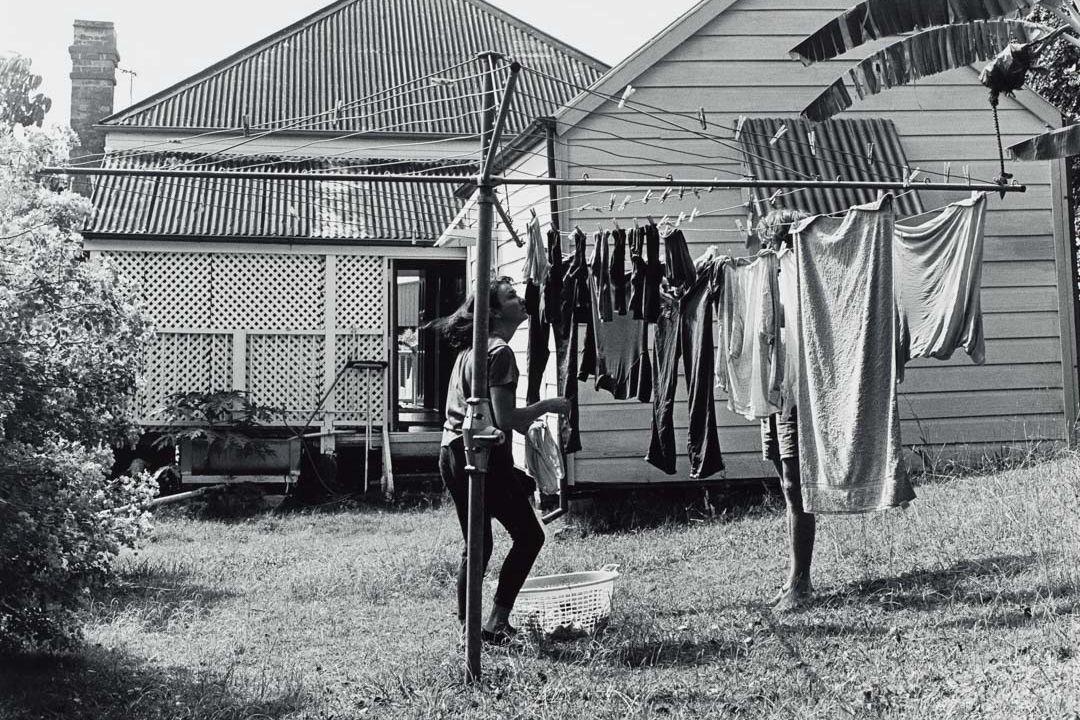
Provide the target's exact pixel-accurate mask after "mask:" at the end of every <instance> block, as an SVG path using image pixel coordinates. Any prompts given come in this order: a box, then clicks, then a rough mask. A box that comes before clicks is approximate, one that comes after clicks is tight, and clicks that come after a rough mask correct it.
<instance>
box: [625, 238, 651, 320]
mask: <svg viewBox="0 0 1080 720" xmlns="http://www.w3.org/2000/svg"><path fill="white" fill-rule="evenodd" d="M627 242H628V243H629V245H630V265H631V272H630V313H631V314H632V315H633V316H634V319H635V320H644V319H645V275H646V274H647V271H646V264H645V228H641V227H635V228H634V229H633V230H631V231H630V235H629V237H628V240H627Z"/></svg>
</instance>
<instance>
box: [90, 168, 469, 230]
mask: <svg viewBox="0 0 1080 720" xmlns="http://www.w3.org/2000/svg"><path fill="white" fill-rule="evenodd" d="M200 157H201V156H200V155H198V154H196V153H152V154H151V153H138V154H135V155H128V156H124V155H112V156H109V157H107V158H106V159H105V167H110V168H162V167H169V166H171V165H175V164H177V163H190V164H187V165H186V166H185V168H190V169H192V170H196V169H210V170H244V169H251V170H259V171H260V172H267V171H269V172H282V173H286V172H317V171H334V170H341V169H344V168H346V167H347V168H349V169H350V170H351V171H352V172H361V173H362V172H371V173H417V172H424V173H426V174H438V173H439V168H440V166H441V165H443V164H448V165H450V167H448V168H447V169H446V170H445V171H444V172H445V173H448V174H454V173H457V172H460V171H461V170H460V167H459V166H458V164H456V163H431V162H425V163H417V162H409V161H395V160H390V161H380V160H373V159H367V158H365V159H364V160H362V161H359V160H356V159H351V160H349V159H342V158H338V159H332V160H331V159H325V158H324V159H321V160H319V159H310V158H281V157H273V156H251V155H246V156H234V157H232V158H228V159H223V158H222V157H221V156H218V157H217V159H214V160H206V159H202V160H201V161H199V159H200ZM193 161H196V162H193ZM357 163H360V164H357ZM92 200H93V204H94V212H93V214H92V215H91V216H90V218H89V220H88V221H87V223H86V226H85V227H84V228H83V230H82V232H83V234H84V235H85V236H86V237H88V238H103V237H110V238H130V239H140V238H141V239H146V238H152V239H184V240H216V239H222V238H228V239H229V240H233V241H236V240H240V241H244V240H249V241H270V242H273V241H288V242H304V241H307V242H331V243H335V244H336V243H343V242H344V243H346V244H348V242H349V241H356V242H357V243H360V244H365V245H370V244H377V243H380V242H383V243H410V242H411V243H416V244H428V245H430V244H431V243H432V242H434V240H435V239H436V238H437V237H438V236H439V234H440V233H441V232H442V230H443V228H445V227H446V225H447V224H448V223H449V222H450V221H451V220H452V219H453V217H454V214H455V213H456V212H457V210H458V208H460V207H461V202H460V201H459V200H457V199H456V198H455V197H454V189H453V186H452V185H447V184H434V183H409V184H406V183H379V184H374V183H370V182H362V183H361V182H347V183H346V182H299V181H296V180H280V179H273V180H265V179H262V180H260V179H254V178H253V179H251V180H235V179H219V178H188V177H184V178H158V177H146V176H141V177H140V176H132V175H126V176H102V177H100V178H99V179H98V181H97V184H96V185H95V186H94V193H93V197H92Z"/></svg>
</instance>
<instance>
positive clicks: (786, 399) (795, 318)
mask: <svg viewBox="0 0 1080 720" xmlns="http://www.w3.org/2000/svg"><path fill="white" fill-rule="evenodd" d="M777 265H779V267H780V277H779V279H778V281H777V284H778V286H779V288H780V318H781V321H782V323H783V324H782V326H781V329H780V347H781V351H780V355H781V357H782V359H783V360H782V361H783V365H784V370H783V373H782V377H781V381H780V415H781V419H783V420H787V419H789V418H790V417H791V414H792V412H793V411H794V410H795V408H796V407H797V406H798V403H799V401H798V397H799V352H800V350H799V274H798V273H799V267H798V263H797V262H796V261H795V251H794V249H784V250H781V251H780V252H779V253H778V254H777Z"/></svg>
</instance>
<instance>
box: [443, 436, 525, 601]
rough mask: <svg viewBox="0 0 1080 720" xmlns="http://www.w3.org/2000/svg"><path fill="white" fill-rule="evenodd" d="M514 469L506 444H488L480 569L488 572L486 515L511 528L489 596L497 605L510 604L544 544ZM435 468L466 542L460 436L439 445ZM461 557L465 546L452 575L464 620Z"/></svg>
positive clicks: (465, 484)
mask: <svg viewBox="0 0 1080 720" xmlns="http://www.w3.org/2000/svg"><path fill="white" fill-rule="evenodd" d="M513 472H514V461H513V459H512V458H511V456H510V448H509V446H505V445H504V446H500V447H498V448H495V449H493V450H492V451H491V460H490V461H489V464H488V475H487V482H486V483H485V485H484V562H483V568H484V570H483V572H485V573H486V572H487V566H488V560H490V559H491V551H492V548H493V547H494V541H493V540H492V537H491V519H492V518H495V519H496V520H498V521H499V522H500V523H501V524H502V526H503V527H504V528H506V531H507V532H508V533H510V539H511V540H512V541H513V545H511V546H510V552H509V553H507V554H506V559H505V560H504V561H503V564H502V569H501V570H500V571H499V584H498V587H497V588H496V590H495V598H494V601H495V604H496V605H499V606H500V607H505V608H512V607H514V602H515V601H516V600H517V596H518V592H520V591H521V586H522V585H523V584H524V583H525V578H526V577H528V575H529V570H531V569H532V566H533V562H534V561H535V560H536V556H537V555H539V554H540V548H541V547H543V545H544V529H543V528H542V527H541V526H540V521H539V520H537V518H536V513H535V512H533V509H532V505H530V504H529V495H528V494H527V493H525V492H523V491H522V490H521V489H520V486H519V485H518V484H517V483H516V482H514V478H513V475H512V473H513ZM439 474H440V475H442V480H443V483H444V484H445V485H446V489H447V490H449V491H450V497H451V498H453V499H454V507H455V508H456V509H457V516H458V522H459V523H460V524H461V536H462V537H463V538H465V541H466V548H467V547H468V545H467V543H468V537H469V535H468V528H469V477H468V474H467V473H466V472H465V445H464V444H463V443H462V441H461V440H455V441H454V442H452V443H450V444H449V445H444V446H443V447H442V448H440V449H439ZM466 557H467V554H466V551H465V550H462V552H461V564H460V565H459V566H458V575H457V600H458V619H459V620H461V621H462V622H465V591H466V587H467V585H468V576H467V574H466V565H465V560H466Z"/></svg>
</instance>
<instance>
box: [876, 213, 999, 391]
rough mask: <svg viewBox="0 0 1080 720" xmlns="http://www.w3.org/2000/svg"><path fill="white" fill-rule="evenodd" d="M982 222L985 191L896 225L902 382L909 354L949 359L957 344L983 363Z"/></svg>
mask: <svg viewBox="0 0 1080 720" xmlns="http://www.w3.org/2000/svg"><path fill="white" fill-rule="evenodd" d="M985 220H986V193H979V194H977V195H975V196H973V197H972V198H971V199H969V200H962V201H960V202H956V203H953V204H951V205H949V206H948V207H946V208H945V209H944V210H942V211H941V212H940V213H939V214H937V215H936V216H934V217H932V218H930V219H929V220H927V221H926V222H923V223H920V224H918V225H908V224H906V223H899V222H898V223H896V231H895V238H894V242H893V272H894V273H895V283H896V304H897V313H898V318H899V323H900V326H899V330H898V335H897V338H896V351H897V353H898V360H899V363H900V366H899V368H898V370H899V373H900V379H901V380H903V378H904V363H906V362H907V361H908V360H910V359H911V358H917V357H932V358H937V359H939V360H948V359H949V358H950V357H951V356H952V354H953V350H955V349H956V348H958V347H962V348H964V349H965V350H966V351H967V354H968V355H970V356H971V359H972V361H973V362H974V363H975V364H976V365H982V364H983V363H984V362H985V361H986V345H985V340H984V339H983V323H982V305H981V302H980V297H979V288H980V286H981V285H982V258H983V232H984V229H985Z"/></svg>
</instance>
